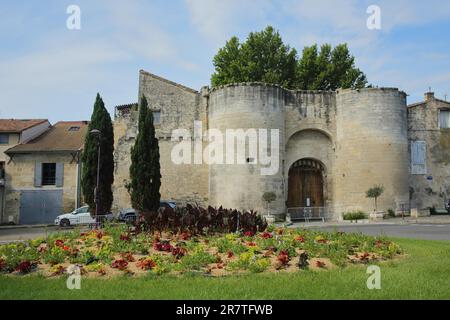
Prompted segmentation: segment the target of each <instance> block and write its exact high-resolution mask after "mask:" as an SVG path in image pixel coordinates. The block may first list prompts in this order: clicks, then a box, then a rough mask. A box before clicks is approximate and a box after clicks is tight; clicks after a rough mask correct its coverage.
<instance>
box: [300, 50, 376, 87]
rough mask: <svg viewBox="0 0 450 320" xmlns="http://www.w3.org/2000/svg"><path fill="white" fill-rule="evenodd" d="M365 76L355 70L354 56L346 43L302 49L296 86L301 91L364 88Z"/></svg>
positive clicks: (365, 83)
mask: <svg viewBox="0 0 450 320" xmlns="http://www.w3.org/2000/svg"><path fill="white" fill-rule="evenodd" d="M366 85H367V78H366V75H365V74H364V73H363V72H362V71H361V70H359V69H358V68H356V67H355V57H354V56H352V55H351V54H350V51H349V49H348V47H347V45H346V44H340V45H338V46H336V47H335V48H332V47H331V45H329V44H324V45H322V47H321V48H320V52H319V49H318V47H317V45H313V46H311V47H305V48H304V49H303V54H302V57H301V58H300V60H299V62H298V67H297V81H296V87H297V88H299V89H303V90H336V89H339V88H344V89H347V88H353V89H356V88H364V87H365V86H366Z"/></svg>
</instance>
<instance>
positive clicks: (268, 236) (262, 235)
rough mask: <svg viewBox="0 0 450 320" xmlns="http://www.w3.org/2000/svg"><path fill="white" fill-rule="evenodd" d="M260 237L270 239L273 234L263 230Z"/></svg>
mask: <svg viewBox="0 0 450 320" xmlns="http://www.w3.org/2000/svg"><path fill="white" fill-rule="evenodd" d="M261 238H263V239H270V238H273V235H272V234H271V233H269V232H263V233H262V234H261Z"/></svg>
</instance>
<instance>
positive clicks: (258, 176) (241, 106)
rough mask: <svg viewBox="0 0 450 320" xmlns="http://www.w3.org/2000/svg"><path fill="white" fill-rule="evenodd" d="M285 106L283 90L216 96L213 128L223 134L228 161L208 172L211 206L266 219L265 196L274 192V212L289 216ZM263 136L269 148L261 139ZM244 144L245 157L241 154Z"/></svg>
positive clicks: (233, 90)
mask: <svg viewBox="0 0 450 320" xmlns="http://www.w3.org/2000/svg"><path fill="white" fill-rule="evenodd" d="M284 101H285V92H284V89H282V88H281V87H278V86H271V85H264V84H237V85H228V86H225V87H221V88H217V89H215V90H213V91H212V92H211V94H210V103H209V111H208V112H209V126H208V127H209V129H216V130H218V132H220V133H222V135H223V141H224V149H223V152H224V154H223V155H224V156H223V159H224V162H223V163H222V164H220V163H219V164H218V163H212V164H210V167H209V188H210V199H209V200H210V201H209V202H210V203H211V205H214V206H220V205H222V206H224V207H227V208H235V209H240V210H248V209H254V210H257V211H258V213H262V214H266V212H267V204H266V203H264V201H263V199H262V197H263V194H264V193H265V192H274V193H275V194H276V196H277V199H276V201H274V202H272V203H271V205H270V208H271V213H273V214H277V213H283V212H284V210H285V194H284V189H285V188H284V180H283V172H282V171H283V168H282V166H283V159H284V145H285V141H284V135H285V133H284V131H285V129H284V126H285V118H284ZM235 136H237V138H235ZM264 136H265V137H266V141H267V143H264V139H263V140H261V137H264ZM249 137H250V138H249ZM255 137H256V140H257V141H254V138H255ZM214 140H216V139H215V138H214ZM251 141H252V142H251ZM242 144H243V145H245V152H244V154H241V155H239V152H238V151H237V147H238V146H239V145H242ZM272 152H273V153H272ZM233 153H235V154H234V157H233V156H232V155H233ZM219 158H220V157H219ZM268 159H270V160H268ZM230 161H231V162H230Z"/></svg>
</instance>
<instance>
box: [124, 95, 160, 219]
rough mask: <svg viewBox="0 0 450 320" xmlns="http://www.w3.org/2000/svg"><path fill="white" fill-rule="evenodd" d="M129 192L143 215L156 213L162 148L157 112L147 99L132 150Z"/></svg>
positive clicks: (132, 200) (136, 207)
mask: <svg viewBox="0 0 450 320" xmlns="http://www.w3.org/2000/svg"><path fill="white" fill-rule="evenodd" d="M130 179H131V182H130V183H129V185H128V191H129V192H130V195H131V203H132V205H133V208H134V209H135V210H137V211H138V212H139V213H141V214H144V213H148V212H156V211H157V210H158V209H159V202H160V199H161V194H160V192H159V189H160V187H161V169H160V163H159V145H158V139H157V138H156V136H155V127H154V125H153V112H152V111H151V110H149V108H148V103H147V99H146V98H145V97H144V96H143V97H142V98H141V101H140V106H139V132H138V135H137V137H136V141H135V143H134V146H133V147H132V149H131V166H130Z"/></svg>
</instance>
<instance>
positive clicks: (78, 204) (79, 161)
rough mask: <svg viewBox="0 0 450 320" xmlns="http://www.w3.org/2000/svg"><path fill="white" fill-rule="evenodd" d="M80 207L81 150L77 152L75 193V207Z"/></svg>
mask: <svg viewBox="0 0 450 320" xmlns="http://www.w3.org/2000/svg"><path fill="white" fill-rule="evenodd" d="M79 207H81V151H78V152H77V194H76V199H75V209H77V208H79Z"/></svg>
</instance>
